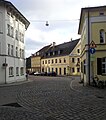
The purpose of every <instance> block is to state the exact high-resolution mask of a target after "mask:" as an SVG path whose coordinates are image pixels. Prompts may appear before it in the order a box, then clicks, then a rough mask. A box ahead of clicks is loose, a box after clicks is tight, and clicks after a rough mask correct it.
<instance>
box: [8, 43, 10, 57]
mask: <svg viewBox="0 0 106 120" xmlns="http://www.w3.org/2000/svg"><path fill="white" fill-rule="evenodd" d="M8 55H10V44H8Z"/></svg>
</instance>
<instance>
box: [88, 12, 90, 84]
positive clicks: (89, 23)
mask: <svg viewBox="0 0 106 120" xmlns="http://www.w3.org/2000/svg"><path fill="white" fill-rule="evenodd" d="M89 22H90V20H89V10H88V83H89V85H90V52H89V49H90V46H89V45H90V23H89Z"/></svg>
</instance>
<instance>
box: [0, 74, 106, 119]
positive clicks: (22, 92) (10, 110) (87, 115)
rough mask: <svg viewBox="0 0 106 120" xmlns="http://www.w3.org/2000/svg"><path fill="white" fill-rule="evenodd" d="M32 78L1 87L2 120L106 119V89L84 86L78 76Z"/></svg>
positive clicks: (0, 106) (0, 113) (0, 109)
mask: <svg viewBox="0 0 106 120" xmlns="http://www.w3.org/2000/svg"><path fill="white" fill-rule="evenodd" d="M29 79H30V82H25V83H22V84H16V85H10V86H8V85H5V86H3V85H1V86H0V120H106V88H105V89H99V88H94V87H91V86H88V87H87V86H86V87H84V86H83V85H82V84H79V78H78V77H75V78H72V77H43V76H30V78H29ZM8 103H17V104H18V105H20V106H18V107H16V106H15V107H14V106H8V105H6V104H8Z"/></svg>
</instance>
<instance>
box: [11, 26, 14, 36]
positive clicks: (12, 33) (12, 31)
mask: <svg viewBox="0 0 106 120" xmlns="http://www.w3.org/2000/svg"><path fill="white" fill-rule="evenodd" d="M13 36H14V28H13V27H12V26H11V37H13Z"/></svg>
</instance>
